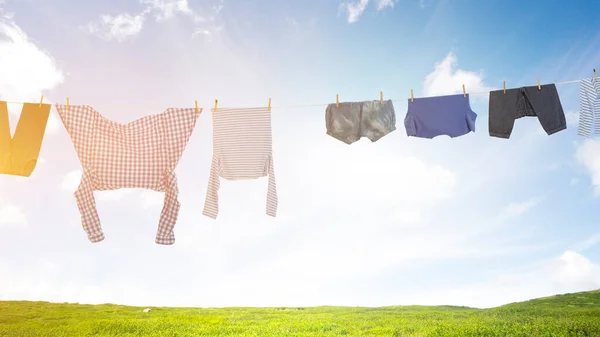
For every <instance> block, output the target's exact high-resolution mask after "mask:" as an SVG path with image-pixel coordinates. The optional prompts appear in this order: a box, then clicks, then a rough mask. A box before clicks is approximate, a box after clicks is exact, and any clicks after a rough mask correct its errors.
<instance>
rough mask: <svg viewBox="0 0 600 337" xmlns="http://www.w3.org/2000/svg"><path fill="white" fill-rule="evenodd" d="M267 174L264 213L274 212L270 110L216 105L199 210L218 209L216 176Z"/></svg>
mask: <svg viewBox="0 0 600 337" xmlns="http://www.w3.org/2000/svg"><path fill="white" fill-rule="evenodd" d="M267 175H268V176H269V186H268V189H267V207H266V210H267V215H269V216H272V217H274V216H275V214H276V212H277V192H276V185H275V170H274V167H273V146H272V134H271V112H270V111H269V110H268V109H267V108H246V109H226V108H225V109H218V110H217V111H216V112H213V157H212V165H211V168H210V177H209V180H208V191H207V192H206V201H205V203H204V210H203V211H202V214H203V215H205V216H208V217H210V218H213V219H216V218H217V214H218V213H219V194H218V193H219V186H220V183H219V177H222V178H224V179H227V180H243V179H257V178H260V177H265V176H267Z"/></svg>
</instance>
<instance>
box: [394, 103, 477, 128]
mask: <svg viewBox="0 0 600 337" xmlns="http://www.w3.org/2000/svg"><path fill="white" fill-rule="evenodd" d="M413 100H414V101H413ZM476 120H477V114H476V113H475V112H474V111H473V110H471V106H470V104H469V95H468V94H467V95H466V97H465V95H463V94H457V95H446V96H436V97H423V98H414V99H409V100H408V111H407V112H406V117H405V118H404V126H405V128H406V134H407V135H408V136H409V137H411V136H412V137H419V138H430V139H431V138H434V137H436V136H440V135H447V136H449V137H452V138H455V137H460V136H463V135H466V134H467V133H469V132H475V121H476Z"/></svg>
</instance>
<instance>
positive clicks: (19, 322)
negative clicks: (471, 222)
mask: <svg viewBox="0 0 600 337" xmlns="http://www.w3.org/2000/svg"><path fill="white" fill-rule="evenodd" d="M143 309H144V308H143V307H141V308H140V307H128V306H118V305H110V304H108V305H79V304H54V303H47V302H20V301H8V302H2V301H0V336H2V337H4V336H7V337H16V336H19V337H24V336H31V337H33V336H35V337H46V336H48V337H50V336H52V337H66V336H77V337H84V336H122V337H131V336H152V337H158V336H160V337H163V336H168V337H174V336H176V337H184V336H298V337H300V336H302V337H304V336H397V337H399V336H402V337H409V336H410V337H432V336H436V337H442V336H443V337H453V336H456V337H459V336H460V337H466V336H469V337H471V336H472V337H475V336H477V337H488V336H490V337H491V336H494V337H500V336H503V337H509V336H510V337H518V336H523V337H525V336H527V337H535V336H553V337H559V336H561V337H562V336H588V337H600V291H591V292H581V293H574V294H566V295H558V296H552V297H545V298H539V299H535V300H531V301H527V302H521V303H513V304H508V305H504V306H501V307H497V308H493V309H472V308H465V307H451V306H441V307H428V306H399V307H381V308H355V307H314V308H268V309H262V308H225V309H187V308H151V309H152V310H151V311H150V312H148V313H145V312H143Z"/></svg>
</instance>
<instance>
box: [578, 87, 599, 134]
mask: <svg viewBox="0 0 600 337" xmlns="http://www.w3.org/2000/svg"><path fill="white" fill-rule="evenodd" d="M598 82H599V81H598V80H595V79H593V78H586V79H583V80H581V82H580V86H579V129H578V131H577V134H578V135H580V136H584V137H590V136H592V134H600V83H598Z"/></svg>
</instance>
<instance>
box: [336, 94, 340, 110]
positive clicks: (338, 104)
mask: <svg viewBox="0 0 600 337" xmlns="http://www.w3.org/2000/svg"><path fill="white" fill-rule="evenodd" d="M335 107H336V108H339V107H340V96H339V95H338V94H335Z"/></svg>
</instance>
